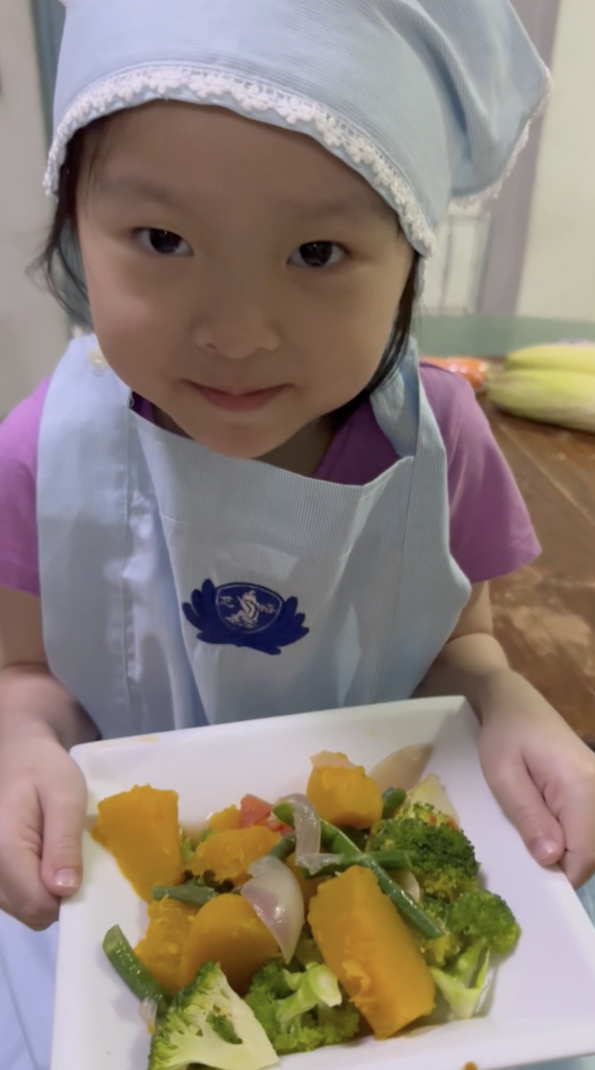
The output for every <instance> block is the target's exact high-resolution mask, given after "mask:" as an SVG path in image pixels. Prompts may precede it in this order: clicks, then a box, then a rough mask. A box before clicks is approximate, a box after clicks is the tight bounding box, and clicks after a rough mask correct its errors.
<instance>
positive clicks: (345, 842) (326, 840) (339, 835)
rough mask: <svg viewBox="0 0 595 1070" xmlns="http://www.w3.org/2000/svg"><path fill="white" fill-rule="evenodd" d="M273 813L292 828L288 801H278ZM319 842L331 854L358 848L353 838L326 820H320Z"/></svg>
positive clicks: (292, 823)
mask: <svg viewBox="0 0 595 1070" xmlns="http://www.w3.org/2000/svg"><path fill="white" fill-rule="evenodd" d="M273 813H274V815H275V817H276V818H278V819H279V821H282V822H283V824H284V825H288V826H289V828H294V826H295V820H294V816H293V810H292V809H291V806H290V804H289V803H279V805H278V806H275V807H273ZM320 842H321V846H322V847H323V848H324V850H325V851H329V852H330V853H331V854H336V855H346V854H349V853H350V852H351V854H354V853H355V854H357V853H358V849H357V847H356V846H355V844H354V842H353V840H350V839H349V836H347V835H346V834H345V833H344V832H341V829H338V828H335V826H334V825H329V823H328V821H321V822H320Z"/></svg>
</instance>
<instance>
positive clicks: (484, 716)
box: [479, 669, 595, 888]
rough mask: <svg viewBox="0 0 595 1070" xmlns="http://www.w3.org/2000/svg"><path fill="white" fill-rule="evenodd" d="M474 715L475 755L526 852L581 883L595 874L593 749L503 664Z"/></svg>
mask: <svg viewBox="0 0 595 1070" xmlns="http://www.w3.org/2000/svg"><path fill="white" fill-rule="evenodd" d="M481 720H482V726H481V730H480V736H479V755H480V760H481V764H482V768H483V772H484V775H485V778H486V780H487V782H488V784H489V786H490V788H491V789H492V791H493V793H494V795H495V796H496V798H497V800H498V802H499V803H500V805H501V806H502V809H503V810H504V812H505V813H506V815H507V816H508V817H509V819H510V820H511V821H512V822H513V824H514V825H515V826H516V828H517V829H518V831H519V832H520V834H521V836H522V837H523V840H524V841H525V843H526V845H527V847H528V849H529V850H530V852H531V854H532V855H533V857H534V858H535V859H536V860H537V861H538V862H540V863H542V865H546V866H547V865H553V864H554V863H556V862H558V863H559V864H560V866H561V868H562V869H563V871H564V872H565V874H566V876H567V877H568V879H569V881H570V882H571V883H572V884H573V885H574V887H575V888H578V887H580V885H582V884H584V883H585V881H586V880H588V879H589V877H591V876H592V875H593V874H594V873H595V754H593V753H592V752H591V751H590V750H589V748H588V747H587V746H586V745H585V744H584V743H582V741H581V740H580V739H579V738H578V736H576V735H575V733H574V732H573V731H572V729H571V728H570V727H569V726H568V725H567V724H566V722H565V721H564V720H563V719H562V717H560V715H559V714H558V713H556V711H555V710H554V709H553V707H552V706H550V704H549V703H548V702H546V700H545V699H544V698H543V697H542V696H541V695H540V694H539V692H537V691H536V690H535V689H534V688H533V687H532V686H531V685H530V684H529V683H528V682H527V681H526V680H524V679H523V678H522V677H520V676H518V675H517V674H516V673H514V672H511V671H510V670H509V669H503V670H501V671H500V672H496V673H495V674H494V675H493V677H492V679H491V681H490V687H489V695H488V696H486V699H485V700H484V701H483V702H482V709H481Z"/></svg>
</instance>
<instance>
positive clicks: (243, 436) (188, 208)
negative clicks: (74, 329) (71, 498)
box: [78, 102, 412, 458]
mask: <svg viewBox="0 0 595 1070" xmlns="http://www.w3.org/2000/svg"><path fill="white" fill-rule="evenodd" d="M78 228H79V238H80V245H81V250H82V256H83V263H84V268H85V276H86V281H87V286H88V291H89V298H90V303H91V310H92V315H93V321H94V326H95V330H96V331H97V335H98V337H99V341H100V344H101V347H102V349H103V353H104V355H105V357H106V360H107V361H108V362H109V364H110V365H111V366H112V368H113V369H114V371H115V372H116V373H117V374H118V376H119V377H120V378H121V379H122V380H123V381H124V382H125V383H126V384H127V385H128V386H129V387H130V388H131V390H133V391H135V392H136V393H138V394H140V395H141V396H142V397H144V398H146V399H147V400H149V401H151V402H153V404H154V405H155V406H157V407H158V409H159V410H161V412H163V413H165V414H166V416H167V417H169V420H171V421H173V423H174V424H175V425H176V426H177V427H178V428H179V429H181V430H182V431H183V432H185V433H186V434H187V435H188V436H190V437H191V438H193V439H196V440H197V441H199V442H201V443H203V444H204V445H205V446H207V447H209V448H210V449H212V450H215V451H217V452H219V453H222V454H227V455H230V456H236V457H245V458H253V457H263V456H265V455H267V454H270V453H271V452H272V451H275V450H278V448H279V447H281V446H282V445H283V444H284V443H288V442H289V441H290V440H292V439H293V438H294V436H296V435H297V434H298V432H300V431H302V432H303V433H302V435H301V436H300V438H299V440H300V441H302V440H303V439H304V435H305V436H306V437H307V436H308V435H309V433H310V430H311V431H312V432H316V434H319V433H320V429H321V427H322V426H323V425H324V424H325V421H324V419H323V417H325V416H326V415H327V414H329V413H331V412H333V411H334V410H336V409H338V408H340V407H341V406H342V405H344V404H346V403H347V402H348V401H351V400H352V399H353V398H354V397H356V395H357V394H359V392H360V391H361V390H363V388H364V387H365V386H366V385H367V383H368V382H369V381H370V379H371V377H372V375H373V373H374V371H375V370H376V368H377V366H378V364H379V362H380V359H381V356H382V353H383V351H384V348H385V345H386V342H387V339H388V337H389V334H390V331H391V327H392V324H393V321H394V318H395V314H396V309H397V306H398V303H399V299H400V297H401V293H402V291H403V287H404V285H405V282H406V279H407V275H408V272H409V269H410V266H411V263H412V252H411V249H410V247H409V246H408V244H407V242H406V241H405V239H404V238H403V236H402V235H401V233H400V231H399V229H398V225H397V220H396V216H395V215H394V214H393V213H392V212H391V210H390V209H389V208H388V206H386V205H385V204H384V202H383V201H382V200H381V198H380V197H378V196H377V194H376V193H374V192H373V190H371V188H370V187H369V186H368V185H367V183H365V182H364V181H363V180H362V179H361V178H360V177H359V176H358V175H356V174H355V173H354V172H353V171H351V170H350V169H349V168H348V167H346V166H345V165H344V164H342V163H341V162H340V161H338V160H336V159H335V158H334V157H333V156H331V155H330V153H328V152H326V151H325V150H323V149H322V148H321V147H320V146H319V145H318V144H317V143H316V142H314V141H313V140H312V139H309V138H307V137H305V136H302V135H300V134H294V133H288V132H286V131H283V130H279V129H276V128H274V127H271V126H267V125H264V124H261V123H258V122H254V121H252V120H247V119H242V118H239V117H237V116H235V115H234V114H232V113H231V112H228V111H225V110H223V109H220V108H204V107H197V106H194V105H185V104H176V103H171V102H170V103H158V104H154V105H151V106H148V107H145V108H139V109H134V110H132V111H129V112H125V113H123V114H122V115H121V116H119V117H117V118H116V119H115V120H114V121H113V122H112V124H111V125H110V127H109V129H108V131H107V134H106V140H105V142H104V143H103V144H102V145H101V146H100V153H99V157H98V158H97V159H96V161H95V163H94V165H93V168H92V171H91V173H90V174H89V175H83V178H82V181H81V183H80V190H79V204H78ZM303 429H305V430H303Z"/></svg>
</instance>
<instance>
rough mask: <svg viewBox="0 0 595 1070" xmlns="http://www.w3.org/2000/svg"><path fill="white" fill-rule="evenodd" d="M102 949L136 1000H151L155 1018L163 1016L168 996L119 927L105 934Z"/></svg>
mask: <svg viewBox="0 0 595 1070" xmlns="http://www.w3.org/2000/svg"><path fill="white" fill-rule="evenodd" d="M102 947H103V950H104V952H105V954H106V956H107V958H108V959H109V961H110V963H111V965H112V966H113V968H114V970H115V971H116V973H117V974H118V975H119V976H120V977H121V978H122V980H123V981H124V984H125V985H127V986H128V988H129V989H130V991H131V992H133V993H134V995H135V996H136V998H137V999H138V1000H140V1001H141V1002H142V1000H144V999H151V1000H153V1002H154V1003H155V1005H156V1007H157V1016H158V1017H161V1016H162V1015H163V1014H165V1012H166V1011H167V1009H168V1007H169V1004H170V997H169V995H168V994H167V992H166V991H165V989H164V988H163V985H161V984H160V983H159V981H158V980H157V978H156V977H153V974H152V973H151V972H150V971H149V970H148V969H147V967H146V966H144V965H143V963H142V962H141V961H140V959H139V958H138V956H137V955H136V954H135V952H134V951H133V950H132V948H131V946H130V944H129V943H128V940H127V939H126V937H125V936H124V933H123V932H122V930H121V928H120V926H119V925H114V926H113V928H111V929H110V930H109V931H108V932H107V933H106V934H105V936H104V938H103V944H102Z"/></svg>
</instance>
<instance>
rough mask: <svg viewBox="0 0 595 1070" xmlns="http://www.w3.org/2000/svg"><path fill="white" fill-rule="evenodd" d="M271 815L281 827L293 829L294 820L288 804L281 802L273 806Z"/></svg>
mask: <svg viewBox="0 0 595 1070" xmlns="http://www.w3.org/2000/svg"><path fill="white" fill-rule="evenodd" d="M273 813H274V815H275V817H277V818H278V819H279V821H281V822H282V824H283V825H287V826H288V828H290V829H292V828H295V818H294V816H293V810H292V808H291V806H290V804H289V803H284V802H281V803H279V804H278V805H277V806H273Z"/></svg>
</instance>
